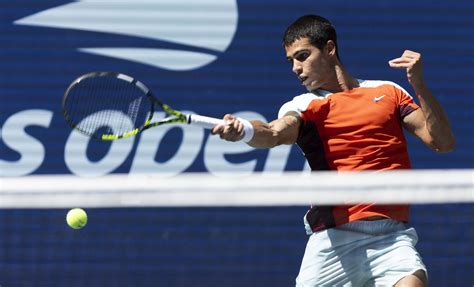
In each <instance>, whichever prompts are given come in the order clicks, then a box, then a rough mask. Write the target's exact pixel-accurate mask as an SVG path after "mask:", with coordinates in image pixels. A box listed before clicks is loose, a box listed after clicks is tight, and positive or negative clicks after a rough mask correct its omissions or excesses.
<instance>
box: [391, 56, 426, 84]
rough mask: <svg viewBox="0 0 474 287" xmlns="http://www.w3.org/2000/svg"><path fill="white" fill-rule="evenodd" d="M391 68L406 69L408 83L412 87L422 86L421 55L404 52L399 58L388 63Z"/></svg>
mask: <svg viewBox="0 0 474 287" xmlns="http://www.w3.org/2000/svg"><path fill="white" fill-rule="evenodd" d="M388 64H389V65H390V67H392V68H396V69H406V72H407V78H408V82H409V83H410V84H411V85H412V86H415V87H417V86H421V85H422V84H423V75H422V67H421V66H422V64H421V54H420V53H417V52H414V51H410V50H405V51H404V52H403V54H402V56H401V57H400V58H396V59H393V60H390V61H388Z"/></svg>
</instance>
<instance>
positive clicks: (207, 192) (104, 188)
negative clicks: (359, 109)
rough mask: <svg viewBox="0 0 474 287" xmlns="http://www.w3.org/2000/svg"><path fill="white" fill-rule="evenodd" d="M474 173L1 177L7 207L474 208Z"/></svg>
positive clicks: (0, 202) (0, 203)
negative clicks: (359, 205)
mask: <svg viewBox="0 0 474 287" xmlns="http://www.w3.org/2000/svg"><path fill="white" fill-rule="evenodd" d="M473 182H474V170H472V169H459V170H411V171H407V170H404V171H386V172H357V173H334V172H315V173H311V174H308V173H301V172H298V173H282V174H281V173H279V174H266V173H265V174H263V173H262V174H259V173H255V174H252V175H248V176H236V175H234V176H229V177H216V176H214V175H211V174H208V173H205V174H202V173H187V174H182V175H179V176H175V177H170V178H162V177H160V176H153V175H140V176H136V175H135V176H129V175H108V176H104V177H96V178H81V177H77V176H72V175H56V176H53V175H49V176H28V177H20V178H0V188H1V192H0V208H64V207H72V206H80V207H133V206H136V207H145V206H157V207H159V206H162V207H167V206H174V207H179V206H183V207H184V206H209V207H212V206H295V205H310V204H318V205H334V204H350V203H379V204H382V203H383V204H398V203H411V204H433V203H472V202H474V184H473Z"/></svg>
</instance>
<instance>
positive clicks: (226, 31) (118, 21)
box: [14, 0, 238, 71]
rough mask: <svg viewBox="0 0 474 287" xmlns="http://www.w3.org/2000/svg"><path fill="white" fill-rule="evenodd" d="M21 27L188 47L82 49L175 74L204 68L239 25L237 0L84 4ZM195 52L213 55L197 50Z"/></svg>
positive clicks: (91, 0)
mask: <svg viewBox="0 0 474 287" xmlns="http://www.w3.org/2000/svg"><path fill="white" fill-rule="evenodd" d="M14 23H15V24H17V25H29V26H40V27H51V28H60V29H76V30H83V31H92V32H102V33H110V34H119V35H126V36H132V37H140V38H146V39H152V40H159V41H165V42H170V43H175V44H178V45H183V47H182V48H181V49H163V48H161V49H152V48H149V49H143V48H140V47H94V46H92V47H78V50H79V51H80V52H83V53H89V54H95V55H101V56H108V57H113V58H119V59H124V60H129V61H133V62H138V63H143V64H148V65H151V66H155V67H160V68H164V69H168V70H174V71H186V70H192V69H197V68H200V67H202V66H204V65H207V64H209V63H210V62H212V61H214V60H216V59H217V56H216V52H217V53H218V54H220V53H222V52H225V51H226V50H227V48H228V47H229V46H230V44H231V42H232V40H233V38H234V35H235V32H236V31H237V24H238V9H237V1H236V0H220V1H217V2H216V1H212V0H172V1H170V0H153V1H150V0H134V1H125V0H108V1H103V0H80V1H75V2H73V3H69V4H64V5H61V6H58V7H54V8H51V9H47V10H44V11H41V12H38V13H35V14H33V15H30V16H27V17H24V18H21V19H18V20H16V21H15V22H14ZM192 47H196V48H201V49H207V50H208V51H209V52H208V53H207V52H206V51H204V52H196V51H192V49H191V48H192Z"/></svg>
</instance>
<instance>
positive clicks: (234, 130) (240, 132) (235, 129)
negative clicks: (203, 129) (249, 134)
mask: <svg viewBox="0 0 474 287" xmlns="http://www.w3.org/2000/svg"><path fill="white" fill-rule="evenodd" d="M211 134H213V135H219V136H220V138H221V139H223V140H226V141H231V142H236V141H240V140H241V139H242V138H243V137H244V125H243V124H242V123H241V122H240V120H239V119H238V118H237V117H235V116H233V115H230V114H226V115H225V116H224V124H220V125H217V126H215V127H214V128H213V129H212V130H211Z"/></svg>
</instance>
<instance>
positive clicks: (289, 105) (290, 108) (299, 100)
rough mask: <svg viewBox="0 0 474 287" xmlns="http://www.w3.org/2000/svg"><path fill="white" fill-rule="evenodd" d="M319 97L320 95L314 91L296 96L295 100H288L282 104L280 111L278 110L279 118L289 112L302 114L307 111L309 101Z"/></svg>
mask: <svg viewBox="0 0 474 287" xmlns="http://www.w3.org/2000/svg"><path fill="white" fill-rule="evenodd" d="M317 97H318V96H316V95H315V94H313V93H306V94H302V95H300V96H297V97H294V98H293V100H291V101H289V102H286V103H285V104H284V105H283V106H281V108H280V111H279V112H278V118H279V119H280V118H282V117H283V116H285V115H286V114H287V113H289V112H296V113H298V114H300V115H301V113H302V112H304V111H306V109H307V108H308V106H309V103H311V101H313V100H314V99H316V98H317Z"/></svg>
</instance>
